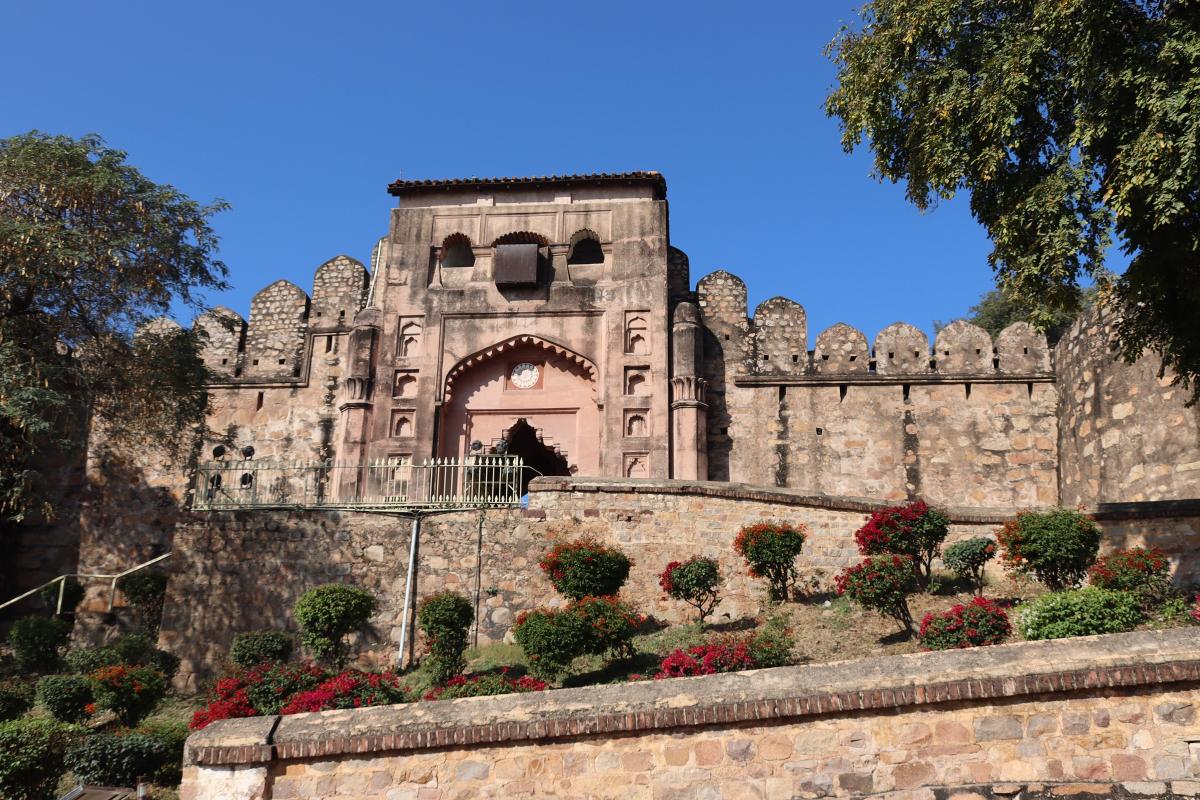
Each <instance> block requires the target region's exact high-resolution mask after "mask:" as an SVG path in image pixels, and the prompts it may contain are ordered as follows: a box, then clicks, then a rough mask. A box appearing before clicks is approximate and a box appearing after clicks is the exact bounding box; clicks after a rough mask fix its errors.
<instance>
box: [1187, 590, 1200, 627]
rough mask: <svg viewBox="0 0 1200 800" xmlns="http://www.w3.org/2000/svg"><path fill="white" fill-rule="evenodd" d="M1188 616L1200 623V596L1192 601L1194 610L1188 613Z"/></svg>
mask: <svg viewBox="0 0 1200 800" xmlns="http://www.w3.org/2000/svg"><path fill="white" fill-rule="evenodd" d="M1188 616H1189V617H1191V618H1192V619H1193V620H1195V621H1196V622H1200V594H1198V595H1196V596H1195V598H1193V599H1192V608H1191V610H1189V611H1188Z"/></svg>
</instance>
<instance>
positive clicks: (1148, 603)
mask: <svg viewBox="0 0 1200 800" xmlns="http://www.w3.org/2000/svg"><path fill="white" fill-rule="evenodd" d="M1088 580H1090V581H1091V584H1092V585H1093V586H1099V587H1100V588H1101V589H1114V590H1116V591H1118V592H1132V593H1133V594H1135V595H1137V597H1138V598H1139V600H1141V603H1142V608H1144V609H1146V610H1147V611H1149V610H1150V609H1153V608H1155V607H1156V606H1159V605H1161V604H1162V603H1163V602H1164V601H1165V600H1166V599H1167V598H1168V597H1170V596H1171V593H1172V591H1173V588H1172V586H1171V564H1170V562H1169V561H1167V557H1166V556H1165V555H1164V554H1163V552H1162V550H1160V549H1159V548H1157V547H1151V548H1149V549H1147V548H1145V547H1131V548H1129V549H1127V550H1117V551H1116V552H1113V553H1109V554H1108V555H1106V556H1103V557H1101V558H1100V559H1098V560H1097V561H1096V563H1095V564H1093V565H1092V568H1091V569H1090V570H1088Z"/></svg>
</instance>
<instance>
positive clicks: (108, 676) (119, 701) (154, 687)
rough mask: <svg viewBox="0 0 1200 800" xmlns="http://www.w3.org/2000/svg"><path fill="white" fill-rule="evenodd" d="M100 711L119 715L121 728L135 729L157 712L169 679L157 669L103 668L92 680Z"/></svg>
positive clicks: (92, 675) (93, 674)
mask: <svg viewBox="0 0 1200 800" xmlns="http://www.w3.org/2000/svg"><path fill="white" fill-rule="evenodd" d="M90 678H91V683H92V696H93V697H95V698H96V707H97V708H100V709H108V710H109V711H111V712H113V713H114V714H116V715H117V719H119V720H120V721H121V724H123V725H128V726H133V725H136V724H138V722H139V721H141V720H142V719H143V718H144V717H146V716H147V715H148V714H149V713H150V712H151V711H153V710H154V709H155V707H156V706H157V705H158V703H159V701H160V700H162V699H163V696H164V695H166V693H167V678H166V676H165V675H163V673H161V672H159V671H158V670H156V669H155V668H154V667H144V666H128V665H126V664H118V665H116V666H114V667H101V668H100V669H98V670H96V671H95V672H93V673H92V674H91V676H90Z"/></svg>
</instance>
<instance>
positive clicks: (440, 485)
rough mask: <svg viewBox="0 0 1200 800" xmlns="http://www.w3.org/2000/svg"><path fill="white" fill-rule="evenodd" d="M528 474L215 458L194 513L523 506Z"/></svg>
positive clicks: (196, 488) (494, 468) (394, 461)
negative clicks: (523, 490)
mask: <svg viewBox="0 0 1200 800" xmlns="http://www.w3.org/2000/svg"><path fill="white" fill-rule="evenodd" d="M526 470H528V471H531V472H534V470H533V469H532V468H531V467H527V466H525V465H524V464H523V463H522V460H521V458H520V457H518V456H497V455H481V456H469V457H467V458H465V459H454V458H435V459H431V460H429V461H426V462H425V463H422V464H413V463H411V462H409V461H408V460H407V459H403V458H388V459H379V460H376V461H370V462H367V463H365V464H361V463H355V464H349V463H339V462H335V461H297V462H271V461H256V460H245V461H211V462H207V463H204V464H201V465H200V466H198V467H197V468H196V474H195V478H194V483H193V485H192V508H193V509H195V510H197V511H234V510H238V509H255V508H347V509H355V508H357V509H431V510H432V509H448V508H496V507H506V506H515V505H518V504H519V503H520V502H521V487H522V486H523V485H524V483H525V481H523V480H522V478H523V477H525V473H526Z"/></svg>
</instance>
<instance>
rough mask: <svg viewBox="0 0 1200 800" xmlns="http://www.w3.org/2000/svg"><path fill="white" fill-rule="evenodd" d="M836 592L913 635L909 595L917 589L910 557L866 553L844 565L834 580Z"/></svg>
mask: <svg viewBox="0 0 1200 800" xmlns="http://www.w3.org/2000/svg"><path fill="white" fill-rule="evenodd" d="M836 587H837V593H838V594H840V595H845V596H846V597H849V598H850V600H851V601H853V602H854V603H857V604H858V605H860V606H862V607H863V608H867V609H870V610H872V611H877V612H879V613H880V614H883V615H884V616H887V617H891V618H892V619H894V620H895V621H896V622H897V623H898V624H899V625H900V628H901V629H902V630H903V631H904V632H906V633H908V634H909V635H912V633H913V618H912V612H911V611H910V610H909V608H908V597H909V595H911V594H913V593H914V592H915V591H916V590H917V581H916V573H915V570H914V569H913V562H912V558H910V557H909V556H904V555H896V554H893V555H879V556H869V557H867V558H866V559H864V560H863V562H862V563H861V564H856V565H854V566H852V567H847V568H846V569H844V570H843V571H842V572H841V574H839V575H838V576H837V580H836Z"/></svg>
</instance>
